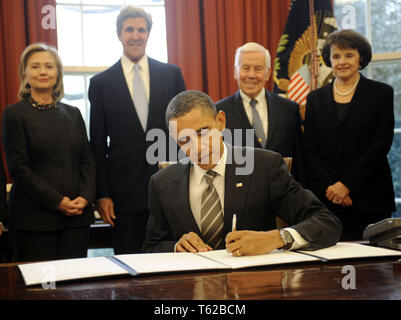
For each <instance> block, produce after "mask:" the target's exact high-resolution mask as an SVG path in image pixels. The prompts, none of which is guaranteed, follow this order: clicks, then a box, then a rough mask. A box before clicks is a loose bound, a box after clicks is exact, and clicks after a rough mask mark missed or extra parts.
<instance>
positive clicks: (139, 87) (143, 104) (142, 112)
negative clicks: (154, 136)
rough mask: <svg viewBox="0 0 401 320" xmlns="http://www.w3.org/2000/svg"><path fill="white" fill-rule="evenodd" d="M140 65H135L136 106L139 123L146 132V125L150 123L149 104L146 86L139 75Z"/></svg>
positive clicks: (134, 92) (134, 91)
mask: <svg viewBox="0 0 401 320" xmlns="http://www.w3.org/2000/svg"><path fill="white" fill-rule="evenodd" d="M139 68H140V66H139V64H135V65H134V90H133V94H134V105H135V109H136V113H137V114H138V118H139V121H140V122H141V125H142V128H143V131H146V124H147V121H148V111H149V102H148V97H147V96H146V90H145V86H144V85H143V82H142V78H141V76H140V74H139Z"/></svg>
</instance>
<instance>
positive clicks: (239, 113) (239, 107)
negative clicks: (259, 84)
mask: <svg viewBox="0 0 401 320" xmlns="http://www.w3.org/2000/svg"><path fill="white" fill-rule="evenodd" d="M233 103H234V108H232V110H230V111H231V114H232V115H233V116H234V117H235V118H236V119H237V120H238V121H239V122H240V124H241V128H244V129H253V127H252V125H251V123H250V122H249V119H248V116H247V115H246V112H245V109H244V105H243V101H242V99H241V95H240V94H239V91H237V93H236V94H235V95H234V97H233Z"/></svg>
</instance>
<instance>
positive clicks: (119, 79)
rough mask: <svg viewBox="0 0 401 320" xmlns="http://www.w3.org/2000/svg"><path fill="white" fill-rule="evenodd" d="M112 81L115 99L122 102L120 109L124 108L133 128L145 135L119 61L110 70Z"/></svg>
mask: <svg viewBox="0 0 401 320" xmlns="http://www.w3.org/2000/svg"><path fill="white" fill-rule="evenodd" d="M110 74H111V81H110V86H111V88H112V90H113V91H114V97H117V98H119V99H120V100H121V103H120V105H119V106H118V107H119V108H124V109H125V110H124V113H125V114H126V115H127V116H128V117H130V118H131V120H132V122H133V128H136V130H137V131H138V133H139V134H142V135H144V134H145V133H144V131H143V129H142V125H141V122H140V121H139V118H138V114H137V113H136V110H135V106H134V102H133V101H132V98H131V95H130V93H129V90H128V86H127V82H126V80H125V76H124V72H123V68H122V66H121V61H120V60H119V61H118V62H117V63H116V64H114V65H113V66H112V67H111V69H110Z"/></svg>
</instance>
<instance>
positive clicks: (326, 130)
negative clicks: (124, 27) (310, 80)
mask: <svg viewBox="0 0 401 320" xmlns="http://www.w3.org/2000/svg"><path fill="white" fill-rule="evenodd" d="M393 101H394V92H393V88H391V87H390V86H388V85H387V84H384V83H381V82H377V81H373V80H369V79H367V78H365V77H364V76H362V75H361V78H360V81H359V83H358V86H357V88H356V91H355V94H354V96H353V98H352V101H351V106H350V108H349V110H348V111H347V113H346V114H345V116H344V120H343V121H342V122H341V123H340V122H339V120H338V116H337V111H336V105H335V102H334V98H333V84H332V83H331V84H329V85H327V86H325V87H323V88H320V89H318V90H315V91H313V92H311V93H310V94H309V96H308V98H307V105H306V118H305V122H304V126H305V127H304V143H305V159H306V166H307V168H308V169H309V175H310V177H309V180H310V182H311V183H313V184H312V190H313V191H314V192H315V194H316V195H318V196H319V198H320V199H321V200H322V201H324V202H325V203H326V204H327V205H330V206H334V207H337V209H341V208H340V206H338V205H334V204H331V203H329V201H328V200H327V199H326V197H325V191H326V189H327V187H328V186H329V185H331V184H333V183H335V182H337V181H341V182H342V183H344V184H345V185H346V186H347V187H348V188H349V189H350V190H351V193H350V197H351V199H352V201H353V208H352V210H353V212H355V213H358V214H363V213H379V212H380V213H386V212H387V213H391V212H393V211H394V210H395V203H394V189H393V181H392V178H391V171H390V167H389V164H388V161H387V153H388V152H389V150H390V148H391V144H392V140H393V134H394V102H393Z"/></svg>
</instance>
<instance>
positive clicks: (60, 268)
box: [18, 242, 401, 286]
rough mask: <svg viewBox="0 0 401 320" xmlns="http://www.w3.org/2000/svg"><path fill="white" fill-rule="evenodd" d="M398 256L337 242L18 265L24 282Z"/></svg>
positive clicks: (397, 254)
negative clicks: (310, 247) (236, 252)
mask: <svg viewBox="0 0 401 320" xmlns="http://www.w3.org/2000/svg"><path fill="white" fill-rule="evenodd" d="M389 256H401V251H396V250H389V249H384V248H378V247H371V246H366V245H361V244H356V243H345V242H339V243H337V244H336V245H335V246H332V247H329V248H326V249H321V250H316V251H281V250H275V251H273V252H271V253H268V254H264V255H257V256H241V257H234V256H233V255H231V254H229V253H228V252H227V251H226V250H215V251H208V252H204V253H196V254H193V253H143V254H126V255H116V256H112V257H96V258H82V259H68V260H54V261H47V262H36V263H28V264H20V265H18V268H19V269H20V271H21V273H22V277H23V279H24V282H25V285H27V286H30V285H38V284H43V283H49V282H51V281H52V282H58V281H65V280H75V279H86V278H94V277H105V276H115V275H124V274H127V275H129V274H131V275H133V276H137V275H141V274H153V273H162V272H183V271H199V270H222V269H223V270H227V269H240V268H249V267H257V266H270V265H278V264H293V263H302V262H321V261H332V260H342V259H355V258H368V257H389Z"/></svg>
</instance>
